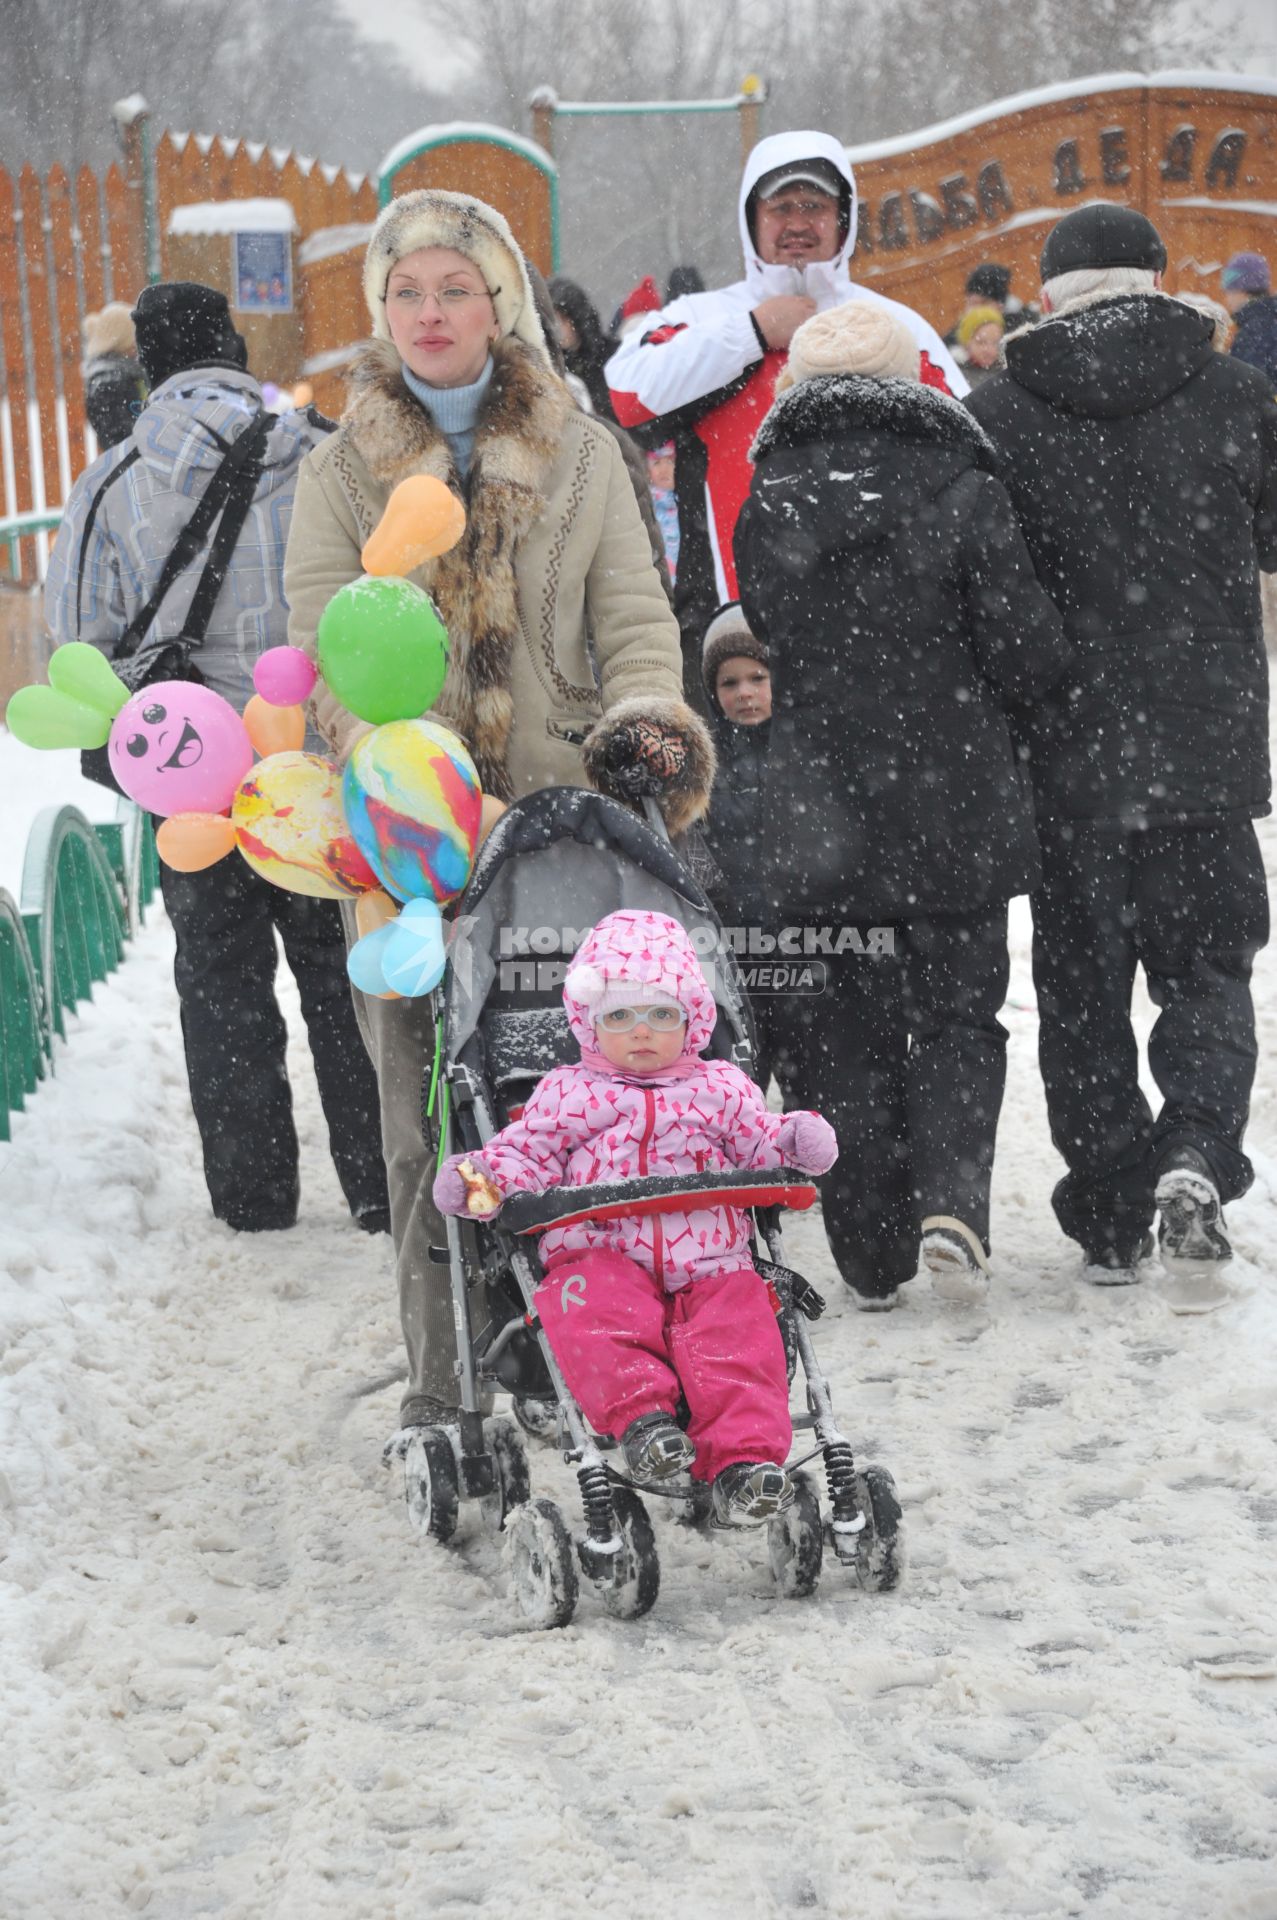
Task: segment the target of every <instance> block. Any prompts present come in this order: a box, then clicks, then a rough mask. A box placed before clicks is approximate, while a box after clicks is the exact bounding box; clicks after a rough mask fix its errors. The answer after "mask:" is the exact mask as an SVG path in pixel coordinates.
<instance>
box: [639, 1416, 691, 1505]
mask: <svg viewBox="0 0 1277 1920" xmlns="http://www.w3.org/2000/svg"><path fill="white" fill-rule="evenodd" d="M621 1452H622V1454H623V1455H624V1457H625V1465H626V1467H627V1469H628V1471H629V1475H630V1478H631V1480H636V1481H637V1482H638V1484H639V1486H641V1487H644V1486H650V1485H651V1484H652V1482H653V1481H658V1480H673V1479H675V1478H676V1477H677V1476H678V1475H679V1474H680V1473H686V1472H687V1469H688V1468H689V1467H690V1466H691V1464H692V1462H693V1460H694V1459H695V1458H696V1449H695V1447H694V1446H693V1445H692V1443H691V1441H690V1440H689V1439H688V1437H687V1435H686V1434H685V1433H684V1432H683V1429H682V1428H681V1427H680V1426H679V1424H678V1422H677V1421H676V1420H675V1418H674V1416H673V1414H672V1413H641V1414H640V1415H639V1417H638V1419H637V1420H631V1422H630V1424H629V1426H628V1427H627V1428H626V1429H625V1432H624V1433H623V1434H622V1435H621Z"/></svg>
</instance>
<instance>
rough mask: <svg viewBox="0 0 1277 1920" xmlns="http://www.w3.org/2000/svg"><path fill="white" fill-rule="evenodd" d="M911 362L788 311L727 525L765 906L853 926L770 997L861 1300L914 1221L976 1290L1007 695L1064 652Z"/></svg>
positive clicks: (879, 1287) (1033, 688)
mask: <svg viewBox="0 0 1277 1920" xmlns="http://www.w3.org/2000/svg"><path fill="white" fill-rule="evenodd" d="M917 364H918V362H917V350H916V345H915V343H914V341H913V340H912V338H911V337H910V335H909V334H908V333H907V332H906V330H905V329H904V328H903V327H902V326H901V325H900V324H899V322H898V321H897V320H896V319H895V318H894V316H893V315H892V314H891V313H890V312H889V311H886V310H883V309H880V308H877V307H874V306H872V305H870V304H869V303H867V302H866V303H864V304H858V303H857V302H854V301H852V302H849V303H847V304H846V305H844V306H841V307H835V308H833V309H832V310H831V311H829V312H827V313H820V314H817V315H815V316H814V317H813V318H812V319H810V320H808V321H807V322H806V323H805V324H804V325H803V326H802V327H800V328H799V330H798V332H797V333H796V334H795V335H794V339H793V344H792V346H791V347H790V354H789V364H788V366H787V367H786V369H785V371H784V373H783V374H782V375H781V378H780V380H779V382H778V383H777V398H776V402H775V404H774V406H773V407H772V410H771V412H770V413H769V414H768V416H767V418H766V420H765V421H764V422H763V426H762V429H761V431H760V433H759V435H758V439H757V441H756V443H755V447H754V458H755V461H756V462H757V467H756V471H755V475H754V482H753V489H752V491H751V494H750V497H749V500H748V501H747V502H746V505H745V508H744V511H743V512H742V514H741V518H740V522H739V524H738V527H737V531H736V564H737V568H738V571H739V577H740V584H741V604H742V607H743V610H744V613H745V615H746V617H747V619H748V621H749V624H750V627H751V629H752V630H753V632H754V633H755V634H756V635H757V636H758V637H759V639H760V640H761V641H762V642H763V643H764V644H765V645H766V646H767V648H768V651H769V656H770V661H771V670H772V679H773V708H772V723H771V727H772V731H771V743H770V753H769V757H768V764H767V775H766V779H767V785H768V789H769V791H768V795H767V804H766V805H765V808H764V817H765V818H766V819H768V820H769V821H770V822H771V823H772V828H771V843H770V846H769V848H768V855H769V860H768V871H767V875H766V876H765V885H766V890H767V891H768V893H769V895H770V909H771V914H770V917H771V919H772V920H773V921H774V922H775V923H776V924H777V925H785V924H788V925H790V926H794V925H801V926H807V927H813V926H814V927H818V928H834V929H839V928H841V929H845V928H848V927H853V928H859V929H861V930H862V934H861V941H862V950H861V951H857V950H856V945H857V943H856V941H855V940H853V939H852V938H850V937H849V936H846V935H844V937H843V941H842V947H841V950H840V949H839V946H838V945H837V943H836V942H835V944H834V946H833V951H832V955H831V957H830V958H829V959H828V960H827V961H826V962H825V965H826V967H827V969H828V974H827V982H826V986H825V991H824V992H823V993H820V994H815V995H811V994H808V995H794V996H792V997H789V998H783V997H779V996H776V997H774V998H773V1000H772V1002H771V1004H770V1007H769V1009H768V1017H767V1027H768V1038H769V1041H770V1045H771V1051H772V1054H773V1058H775V1059H776V1060H777V1061H778V1063H779V1064H778V1073H779V1076H780V1078H781V1080H782V1084H783V1091H784V1093H785V1099H786V1104H787V1105H789V1104H792V1105H796V1106H808V1105H810V1106H813V1107H817V1108H819V1109H820V1111H821V1112H823V1113H825V1114H827V1115H828V1116H829V1118H830V1120H831V1121H832V1122H833V1124H834V1127H835V1129H836V1131H837V1134H838V1141H839V1146H840V1149H841V1157H840V1159H839V1161H838V1164H837V1166H836V1168H835V1169H834V1171H833V1172H832V1173H831V1174H830V1175H829V1176H828V1177H827V1179H826V1180H825V1181H824V1183H823V1199H824V1218H825V1226H826V1229H827V1231H828V1234H829V1238H830V1243H831V1246H832V1248H833V1252H834V1257H835V1259H836V1260H837V1262H838V1265H839V1268H840V1269H841V1272H842V1274H843V1277H844V1279H845V1280H846V1281H847V1282H848V1284H849V1285H850V1286H851V1288H852V1289H853V1291H854V1293H855V1295H856V1297H857V1301H858V1304H859V1305H861V1306H862V1307H889V1306H892V1305H894V1304H895V1301H896V1298H897V1293H898V1289H899V1288H900V1286H901V1285H902V1284H903V1283H904V1282H905V1281H907V1280H909V1279H911V1278H912V1277H913V1274H914V1272H915V1270H916V1269H917V1266H918V1260H919V1242H920V1241H921V1251H922V1258H923V1262H924V1264H925V1265H926V1266H927V1267H928V1269H929V1270H930V1271H931V1273H932V1275H933V1277H934V1279H935V1282H936V1284H937V1285H938V1286H939V1287H940V1288H941V1289H942V1290H948V1291H949V1292H950V1293H951V1294H953V1295H957V1296H960V1297H968V1298H969V1297H971V1296H972V1295H973V1294H978V1293H979V1292H980V1291H982V1289H983V1287H984V1284H985V1274H986V1271H987V1264H988V1253H989V1182H990V1173H991V1169H992V1163H993V1146H994V1135H995V1131H996V1127H997V1120H998V1111H999V1108H1000V1106H1001V1102H1002V1089H1003V1080H1004V1073H1005V1057H1004V1056H1005V1047H1006V1034H1005V1031H1004V1029H1003V1028H1002V1026H1001V1025H1000V1024H999V1021H998V1018H997V1015H998V1009H999V1008H1000V1007H1001V1005H1002V1001H1003V998H1004V996H1005V993H1006V985H1007V941H1006V927H1007V901H1008V900H1009V899H1010V897H1011V895H1012V894H1016V893H1025V892H1027V891H1028V890H1029V889H1030V888H1031V887H1032V886H1033V884H1034V882H1035V880H1036V878H1037V875H1038V849H1037V836H1036V832H1035V828H1034V818H1033V808H1032V802H1031V798H1030V793H1029V787H1028V782H1027V779H1026V775H1025V771H1024V768H1023V766H1022V764H1021V762H1020V759H1019V756H1018V754H1017V751H1016V747H1015V745H1014V743H1013V739H1012V732H1011V727H1010V725H1009V723H1008V713H1009V711H1010V710H1014V711H1015V712H1016V713H1017V715H1018V716H1019V723H1020V725H1021V726H1022V725H1023V723H1024V719H1025V717H1026V710H1030V709H1031V708H1032V707H1033V705H1034V704H1035V703H1036V702H1038V701H1040V700H1041V699H1042V697H1043V695H1044V694H1045V693H1046V691H1047V689H1048V688H1050V687H1051V686H1052V685H1053V684H1054V683H1055V682H1056V681H1058V680H1059V678H1060V675H1061V674H1062V672H1063V671H1064V669H1065V667H1066V665H1067V662H1068V659H1069V648H1068V644H1067V642H1066V640H1065V637H1064V632H1063V628H1062V626H1061V622H1060V617H1059V614H1058V613H1057V612H1056V610H1055V607H1054V606H1053V605H1052V603H1051V601H1050V600H1049V599H1048V598H1047V596H1046V594H1045V593H1044V592H1043V591H1042V589H1041V587H1039V585H1038V583H1037V580H1036V578H1035V576H1034V572H1033V567H1032V563H1031V562H1030V559H1029V555H1028V552H1027V549H1026V547H1025V544H1024V540H1023V538H1022V536H1021V533H1020V530H1019V527H1018V526H1017V524H1016V521H1015V517H1014V515H1013V513H1012V511H1011V505H1010V501H1009V500H1008V498H1007V495H1006V493H1005V491H1004V489H1003V487H1002V485H1001V482H1000V481H999V480H997V479H996V478H995V477H994V466H995V463H994V459H993V455H992V450H991V448H990V446H989V443H988V442H987V440H986V439H985V436H984V434H983V433H982V432H981V430H980V428H979V427H978V426H977V424H976V422H975V421H974V419H973V418H972V416H971V415H970V413H968V411H967V409H966V408H965V407H964V406H962V405H961V404H960V403H959V402H958V401H956V400H951V399H950V398H949V397H948V396H947V395H946V394H942V393H938V392H936V391H934V390H933V389H932V388H930V387H926V386H923V385H922V384H921V383H920V382H919V380H918V378H917V371H916V370H917ZM874 927H877V928H879V929H889V932H884V933H880V934H879V936H878V937H877V940H876V942H875V941H874V940H871V939H869V937H868V935H867V932H864V931H863V930H867V929H870V928H874ZM864 949H867V950H864ZM824 950H825V951H826V952H829V948H828V947H826V948H825V949H824Z"/></svg>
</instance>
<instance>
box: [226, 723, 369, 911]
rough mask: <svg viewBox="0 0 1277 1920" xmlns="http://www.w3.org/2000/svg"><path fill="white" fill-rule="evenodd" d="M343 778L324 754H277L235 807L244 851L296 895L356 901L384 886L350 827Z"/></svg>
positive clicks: (263, 763) (250, 779) (243, 786)
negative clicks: (343, 802)
mask: <svg viewBox="0 0 1277 1920" xmlns="http://www.w3.org/2000/svg"><path fill="white" fill-rule="evenodd" d="M341 791H342V789H341V771H340V769H339V768H337V767H335V766H334V765H333V764H332V762H331V761H329V760H322V759H321V758H320V757H319V755H318V754H317V753H273V754H272V755H271V756H270V758H269V759H268V760H259V761H258V763H257V765H256V766H255V767H254V768H253V770H252V772H251V773H250V774H249V775H248V776H247V778H246V779H244V780H242V781H241V782H240V784H239V787H238V788H237V790H236V793H235V798H234V800H233V801H232V803H231V821H232V824H233V825H234V828H235V841H236V845H237V846H238V847H239V850H240V852H241V853H242V854H243V856H244V858H245V860H247V862H248V864H249V866H250V867H252V868H253V869H254V870H255V872H257V873H260V874H261V875H262V877H263V879H266V880H269V881H271V882H272V883H273V884H274V885H275V886H277V887H283V888H285V890H286V891H287V892H289V893H306V894H310V895H311V896H312V897H313V898H315V899H320V900H353V899H355V898H356V897H357V896H358V895H359V894H361V893H368V892H371V890H372V889H373V888H374V887H376V886H377V885H378V880H377V876H376V874H375V873H374V872H373V871H372V868H371V867H370V866H369V865H368V863H367V861H366V860H365V859H364V857H363V855H362V853H361V852H360V851H359V848H358V846H357V845H356V843H355V840H354V839H353V837H352V835H351V832H350V829H349V827H348V826H347V824H346V817H345V814H344V813H343V812H342V805H341Z"/></svg>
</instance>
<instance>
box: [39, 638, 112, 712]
mask: <svg viewBox="0 0 1277 1920" xmlns="http://www.w3.org/2000/svg"><path fill="white" fill-rule="evenodd" d="M49 685H50V686H51V687H56V688H57V690H58V692H59V693H64V694H65V695H66V696H67V699H68V700H78V701H79V702H80V703H81V705H82V706H86V707H97V708H99V709H100V710H101V712H103V713H104V714H105V715H106V717H107V719H108V720H114V718H115V716H116V714H117V713H118V712H119V711H120V708H121V707H122V706H123V705H124V703H125V701H126V700H127V699H128V697H129V690H128V688H127V687H126V686H125V684H124V682H123V680H121V678H120V676H119V674H118V673H116V672H115V670H114V668H112V667H111V666H109V665H108V664H107V659H106V656H105V654H101V653H99V652H98V650H97V648H96V647H91V646H89V644H88V642H87V641H85V640H68V641H67V644H66V645H65V646H64V647H59V648H58V649H57V651H56V652H55V653H54V655H53V657H52V659H51V660H50V661H49Z"/></svg>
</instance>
